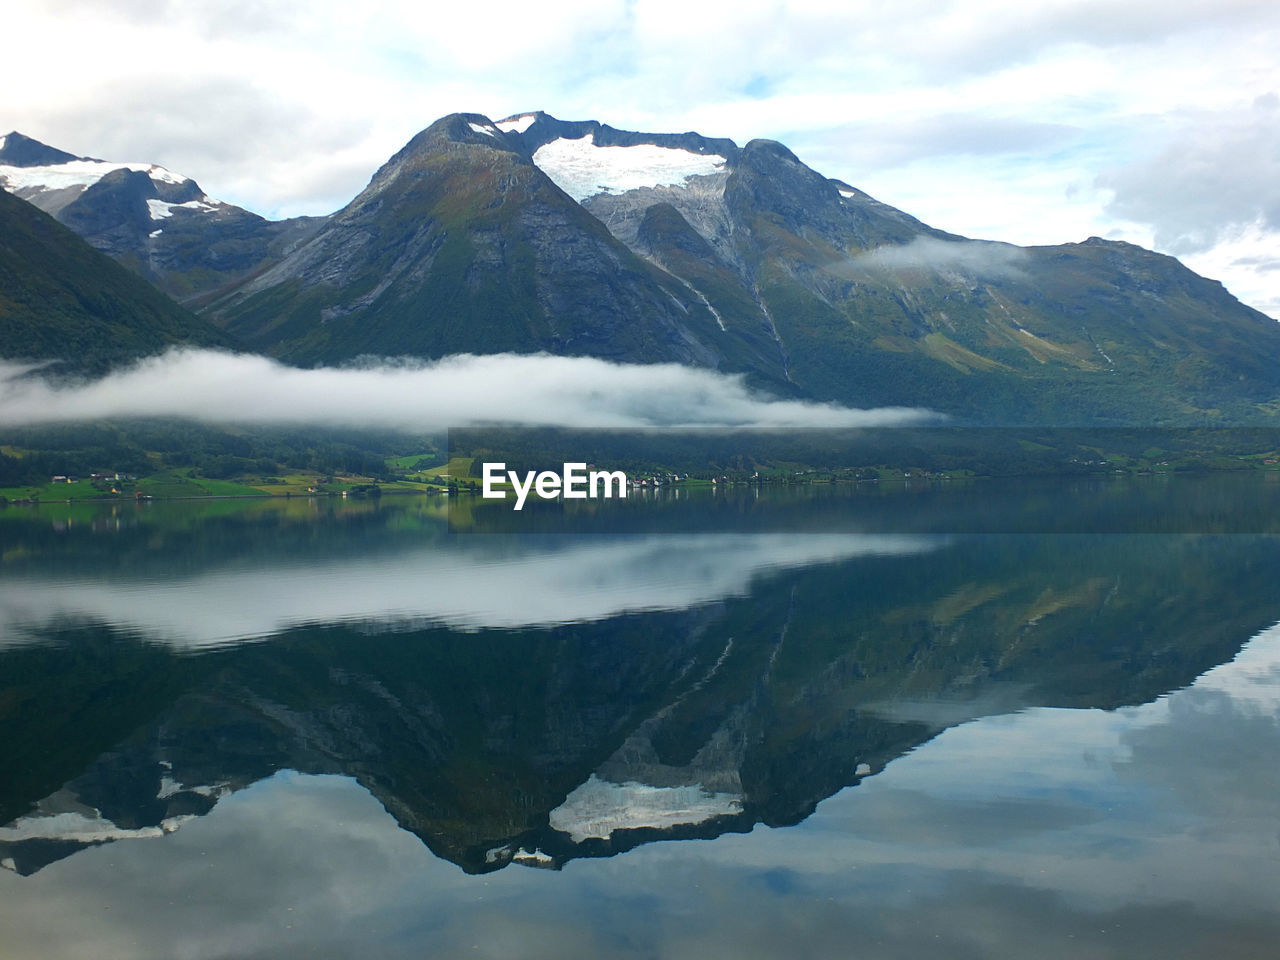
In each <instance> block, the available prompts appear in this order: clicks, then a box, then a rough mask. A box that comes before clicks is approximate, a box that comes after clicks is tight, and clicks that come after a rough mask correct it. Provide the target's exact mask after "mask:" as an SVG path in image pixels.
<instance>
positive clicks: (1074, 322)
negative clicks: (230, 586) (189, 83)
mask: <svg viewBox="0 0 1280 960" xmlns="http://www.w3.org/2000/svg"><path fill="white" fill-rule="evenodd" d="M0 160H3V161H4V162H5V163H6V164H8V165H7V166H3V167H0V177H2V178H3V179H4V182H5V183H7V184H8V186H9V189H11V190H14V191H15V192H17V193H18V194H19V195H22V196H25V197H28V198H29V199H31V200H32V201H33V202H35V203H37V204H41V205H44V206H45V207H46V209H52V210H55V212H56V214H57V216H58V217H59V218H60V219H62V221H63V222H64V223H67V224H68V225H69V226H72V227H73V229H76V230H77V231H78V232H79V233H81V235H82V236H85V237H87V238H88V239H90V241H91V242H92V243H94V244H95V245H97V246H98V247H99V248H100V249H104V250H107V251H108V252H110V253H111V254H112V255H113V256H115V257H116V258H117V259H119V260H120V261H121V262H122V263H125V264H126V265H128V266H130V267H131V268H132V269H134V270H135V271H137V272H139V273H141V274H142V275H144V276H147V277H149V278H151V279H153V280H155V281H156V282H157V283H159V284H160V285H161V286H162V288H164V289H166V290H168V291H170V292H172V293H174V294H175V295H177V296H180V297H184V296H185V297H189V298H190V300H189V302H190V303H192V304H193V305H195V306H197V307H198V309H200V310H201V312H202V313H203V314H204V315H205V316H206V317H208V318H209V319H210V320H212V321H213V322H214V323H216V324H218V325H220V326H222V327H223V328H224V329H225V330H227V331H228V332H229V333H230V334H231V335H232V336H234V337H236V338H239V339H240V340H242V341H244V342H245V343H246V344H247V345H249V346H250V347H251V348H253V349H256V350H259V351H261V352H263V353H267V354H271V355H273V356H276V357H279V358H281V359H283V360H285V361H287V362H292V363H298V364H304V365H312V364H329V363H337V362H342V361H345V360H349V359H352V358H355V357H359V356H362V355H371V354H372V355H409V356H418V357H425V358H435V357H440V356H444V355H447V354H450V353H460V352H467V353H494V352H501V351H514V352H518V353H531V352H537V351H546V352H550V353H554V354H563V355H579V356H595V357H602V358H606V359H610V360H616V361H626V362H634V363H657V362H677V363H682V364H690V365H696V366H702V367H708V368H712V369H716V370H720V371H724V372H733V373H742V374H745V375H746V376H747V378H748V381H749V383H751V384H752V385H754V386H757V387H761V388H764V389H766V390H768V391H770V392H772V393H774V394H778V395H783V396H798V397H807V398H812V399H817V400H833V401H838V402H840V403H845V404H850V405H854V406H880V405H905V406H925V407H931V408H934V409H936V410H940V411H943V412H946V413H949V414H952V415H954V416H956V417H958V418H959V419H960V420H961V421H962V422H969V423H987V424H1008V423H1052V424H1057V425H1072V424H1079V425H1096V424H1134V423H1141V424H1196V423H1258V422H1271V421H1272V420H1274V419H1275V418H1276V416H1277V415H1280V324H1277V323H1276V322H1275V321H1274V320H1272V319H1271V318H1269V317H1266V316H1264V315H1263V314H1261V313H1259V312H1258V311H1256V310H1252V309H1250V308H1249V307H1246V306H1244V305H1243V304H1241V303H1240V302H1239V301H1237V300H1236V299H1235V298H1234V297H1232V296H1231V295H1230V294H1229V293H1228V292H1227V291H1226V290H1225V289H1224V288H1223V287H1222V285H1221V284H1219V283H1216V282H1215V281H1212V280H1207V279H1205V278H1203V277H1200V276H1198V275H1197V274H1195V273H1193V272H1192V271H1190V270H1188V269H1187V268H1186V267H1184V266H1182V264H1180V263H1179V262H1178V261H1177V260H1175V259H1174V258H1172V257H1167V256H1163V255H1160V254H1156V253H1153V252H1151V251H1148V250H1144V249H1142V248H1140V247H1137V246H1134V245H1132V244H1127V243H1121V242H1114V241H1108V240H1103V239H1100V238H1097V237H1093V238H1089V239H1088V240H1085V241H1084V242H1081V243H1065V244H1060V245H1055V246H1039V247H1018V246H1014V245H1011V244H1005V243H997V242H991V241H981V240H971V239H967V238H964V237H960V236H956V235H954V234H951V233H947V232H944V231H941V230H938V229H935V228H933V227H931V226H929V225H927V224H924V223H922V222H921V221H919V220H917V219H915V218H914V217H912V216H910V215H908V214H907V213H904V212H902V211H900V210H897V209H895V208H893V207H891V206H888V205H887V204H884V203H881V202H879V201H877V200H876V199H874V198H873V197H872V196H870V195H869V194H867V193H865V192H864V191H862V190H861V189H858V188H857V187H854V186H852V185H850V184H848V183H845V182H843V181H841V180H835V179H831V178H828V177H825V176H823V175H822V174H820V173H818V172H816V171H814V170H812V169H810V168H809V167H807V166H806V165H805V164H804V163H802V162H801V161H800V160H799V159H798V158H797V157H796V156H795V155H794V154H793V153H792V152H791V151H790V150H788V149H787V148H786V147H785V146H783V145H782V144H780V143H776V142H774V141H770V140H752V141H750V142H748V143H747V144H746V145H745V146H741V147H740V146H738V145H737V144H736V143H734V142H733V141H731V140H727V139H716V138H709V137H704V136H701V135H699V134H697V133H692V132H690V133H681V134H654V133H636V132H630V131H623V130H617V129H614V128H612V127H609V126H607V125H605V124H601V123H598V122H595V121H582V122H566V121H561V120H558V119H556V118H554V117H552V116H550V115H548V114H546V113H542V112H537V113H527V114H519V115H516V116H512V117H508V118H507V119H504V120H500V121H497V122H496V123H495V122H494V121H492V120H490V119H489V118H487V117H484V116H482V115H479V114H452V115H450V116H447V117H444V118H442V119H441V120H438V121H437V122H436V123H434V124H432V125H431V126H430V127H428V128H427V129H426V130H424V131H423V132H422V133H420V134H418V135H417V136H416V137H414V138H413V139H412V140H411V141H410V142H409V143H408V144H407V145H406V146H405V147H404V148H403V149H402V150H400V151H399V152H398V153H397V154H396V155H395V156H393V157H392V158H391V159H390V160H389V161H388V162H387V163H386V164H385V165H383V167H382V168H381V169H380V170H378V172H377V173H376V174H375V175H374V177H373V179H372V180H371V181H370V183H369V185H368V187H366V188H365V189H364V190H363V191H362V192H361V193H360V194H359V195H358V196H357V197H356V198H355V199H354V200H352V202H351V203H350V204H348V205H347V206H346V207H344V208H343V209H342V210H339V211H338V212H337V213H335V214H333V215H332V216H330V217H327V218H323V219H321V220H306V221H285V222H282V223H278V224H271V223H269V222H267V221H264V220H261V218H256V217H255V216H254V215H253V214H250V213H247V212H246V211H242V210H239V209H238V208H234V207H230V206H229V205H226V204H218V203H217V202H216V201H213V200H211V199H210V198H209V197H207V195H205V194H203V193H202V192H201V191H200V189H199V187H198V186H197V185H196V184H195V183H194V182H193V181H190V180H186V179H184V178H180V177H176V176H175V175H173V174H169V173H168V172H167V171H163V170H162V169H161V168H156V167H150V166H146V165H139V164H126V165H110V164H103V163H102V162H101V161H92V160H88V159H86V158H75V157H71V155H70V154H64V153H61V152H60V151H55V150H52V148H49V147H45V146H44V145H42V144H38V143H36V142H34V141H30V140H28V139H27V138H22V137H20V135H18V134H10V135H9V137H7V138H5V141H4V142H3V144H2V145H0ZM82 168H84V169H91V171H92V172H93V174H94V177H95V178H96V179H93V180H92V182H91V183H87V182H82V180H84V177H86V176H87V174H80V173H78V172H77V171H80V170H81V169H82ZM108 168H109V169H108ZM58 171H61V173H58ZM55 174H56V175H55ZM60 176H65V177H66V178H68V179H65V180H64V179H58V177H60ZM76 177H80V178H81V179H76ZM156 217H158V218H159V219H153V218H156Z"/></svg>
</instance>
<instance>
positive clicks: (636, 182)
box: [533, 133, 727, 203]
mask: <svg viewBox="0 0 1280 960" xmlns="http://www.w3.org/2000/svg"><path fill="white" fill-rule="evenodd" d="M533 162H534V163H535V164H537V165H538V167H539V169H541V170H542V172H543V173H545V174H546V175H547V176H548V177H550V178H551V180H552V182H554V183H555V185H556V186H558V187H559V188H560V189H561V190H563V191H564V192H565V193H567V194H569V196H571V197H573V199H575V200H577V201H578V202H579V203H581V202H582V201H583V200H586V199H587V198H588V197H594V196H596V195H597V194H601V193H615V194H616V193H626V192H627V191H628V190H636V189H639V188H640V187H658V186H677V187H678V186H683V185H684V184H685V183H686V182H687V181H688V180H689V179H690V178H691V177H698V176H707V175H709V174H714V173H718V172H719V171H720V170H721V169H722V168H723V167H724V165H725V163H726V162H727V161H726V160H725V158H724V157H722V156H720V155H719V154H714V153H710V154H702V153H694V152H692V151H690V150H681V149H679V148H678V147H659V146H655V145H653V144H649V143H641V144H636V145H635V146H633V147H601V146H597V145H596V142H595V135H594V134H591V133H588V134H587V135H586V136H585V137H582V138H580V139H578V140H570V139H567V138H564V137H561V138H560V139H558V140H552V141H551V142H550V143H548V144H545V145H543V146H541V147H539V148H538V149H537V150H536V151H535V152H534V154H533Z"/></svg>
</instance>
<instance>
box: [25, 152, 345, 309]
mask: <svg viewBox="0 0 1280 960" xmlns="http://www.w3.org/2000/svg"><path fill="white" fill-rule="evenodd" d="M0 187H4V188H5V189H6V190H8V191H9V192H10V193H13V194H16V195H17V196H19V197H22V198H23V199H24V200H27V201H29V202H31V203H32V204H34V205H35V206H37V207H39V208H40V209H41V210H43V211H44V212H45V213H48V214H50V215H51V216H53V217H55V218H56V219H57V220H58V221H59V222H61V223H62V224H64V225H66V226H68V227H70V228H71V229H72V230H74V231H75V232H76V233H78V234H80V236H82V237H84V238H85V239H86V240H88V241H89V243H90V244H91V245H93V246H94V247H96V248H97V249H99V250H101V251H102V252H104V253H107V254H109V255H110V256H112V257H114V258H115V259H116V260H118V261H119V262H120V263H122V264H124V265H125V266H126V267H128V268H129V269H130V270H132V271H133V272H135V273H137V274H140V275H141V276H143V277H146V278H147V279H148V280H150V281H152V282H153V283H154V284H156V285H157V286H159V287H160V288H161V289H162V290H164V291H165V293H167V294H169V295H170V296H172V297H175V298H177V299H179V300H189V299H191V298H192V297H198V296H199V295H200V294H202V293H205V292H208V291H210V290H215V289H217V288H219V287H222V286H225V285H226V284H227V283H230V282H232V281H234V280H237V279H239V278H241V277H243V276H245V275H246V274H248V273H251V272H252V271H254V270H256V269H259V268H261V267H262V266H263V265H264V263H270V262H274V260H275V259H278V258H279V257H280V256H282V255H283V254H284V253H285V252H287V251H288V250H289V249H290V248H291V247H292V245H294V244H296V243H297V242H299V241H300V240H302V239H304V238H305V237H307V236H309V235H310V234H311V233H312V232H314V231H315V230H316V229H317V228H318V227H319V225H320V218H317V217H300V218H296V219H293V220H282V221H278V222H273V221H270V220H266V219H264V218H263V217H260V216H258V215H257V214H255V213H250V212H249V211H247V210H244V209H241V208H240V207H237V206H234V205H233V204H229V203H223V202H222V201H221V200H216V199H214V198H213V197H210V196H209V195H208V194H206V193H205V192H204V191H203V190H201V189H200V185H199V184H197V183H196V182H195V181H194V180H192V179H190V178H189V177H184V176H182V175H180V174H176V173H173V172H171V171H169V170H166V169H165V168H164V167H162V166H160V165H158V164H154V163H109V162H107V161H104V160H96V159H93V158H92V157H77V156H74V155H72V154H69V153H66V152H64V151H62V150H57V149H55V148H53V147H50V146H47V145H45V144H43V143H40V142H39V141H38V140H33V139H31V138H30V137H26V136H24V135H22V134H20V133H17V132H13V133H10V134H8V135H7V136H4V137H0Z"/></svg>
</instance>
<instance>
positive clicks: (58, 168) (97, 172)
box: [0, 144, 189, 194]
mask: <svg viewBox="0 0 1280 960" xmlns="http://www.w3.org/2000/svg"><path fill="white" fill-rule="evenodd" d="M0 149H3V144H0ZM116 170H133V171H135V172H141V173H146V174H147V175H148V176H149V177H151V179H152V180H155V181H156V182H158V183H186V182H187V180H188V179H189V178H187V177H182V176H179V175H178V174H176V173H173V172H172V171H170V170H166V169H165V168H164V167H160V166H157V165H155V164H153V163H108V162H107V161H105V160H70V161H68V162H67V163H55V164H49V165H47V166H42V167H13V166H9V165H7V164H0V186H3V187H4V188H5V189H6V190H8V191H9V192H10V193H17V194H21V193H22V192H24V191H26V192H43V191H45V190H65V189H66V188H68V187H79V188H80V189H81V190H82V191H83V190H87V189H88V188H89V187H91V186H93V185H94V184H95V183H97V182H98V181H99V180H101V179H102V178H103V177H105V176H106V175H107V174H109V173H113V172H115V171H116Z"/></svg>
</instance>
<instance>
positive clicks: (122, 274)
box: [0, 190, 231, 373]
mask: <svg viewBox="0 0 1280 960" xmlns="http://www.w3.org/2000/svg"><path fill="white" fill-rule="evenodd" d="M176 344H190V345H196V346H206V347H226V346H230V345H231V341H230V338H228V337H227V335H226V334H224V333H223V332H222V331H220V330H218V329H217V328H215V327H213V326H212V325H211V324H210V323H209V322H208V321H206V320H203V319H201V318H199V317H197V316H195V315H194V314H192V313H190V312H189V311H187V310H186V309H184V308H183V307H181V306H179V305H178V304H176V303H174V302H173V301H172V300H170V299H169V298H168V297H166V296H165V295H164V294H163V293H161V292H160V291H159V290H157V289H156V288H155V287H153V286H152V285H151V284H149V283H147V282H146V281H145V280H142V279H140V278H139V277H137V276H136V275H135V274H133V273H131V272H130V271H128V270H126V269H125V268H124V267H123V266H121V265H120V264H118V263H116V262H115V261H114V260H112V259H111V258H110V257H108V256H106V255H105V254H102V253H99V252H98V251H97V250H94V249H93V248H92V247H90V246H89V245H88V244H87V243H85V241H84V240H82V239H81V238H80V237H78V236H76V235H75V233H73V232H72V231H71V230H69V229H67V228H66V227H64V226H62V225H61V224H59V223H58V222H57V221H55V220H54V219H53V218H52V217H50V216H49V215H48V214H45V213H42V212H40V211H39V210H37V209H36V208H35V207H33V206H32V205H31V204H29V203H24V202H23V201H21V200H19V199H18V198H16V197H13V196H10V195H9V194H8V193H6V192H5V191H3V190H0V356H3V357H6V358H11V359H19V360H60V361H62V364H61V366H60V367H59V369H61V370H68V371H77V372H83V373H100V372H102V371H103V370H105V369H106V368H108V367H109V366H111V365H113V364H117V363H123V362H127V361H130V360H133V359H136V358H137V357H140V356H145V355H147V354H151V353H157V352H159V351H161V350H163V349H164V348H165V347H168V346H172V345H176Z"/></svg>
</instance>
